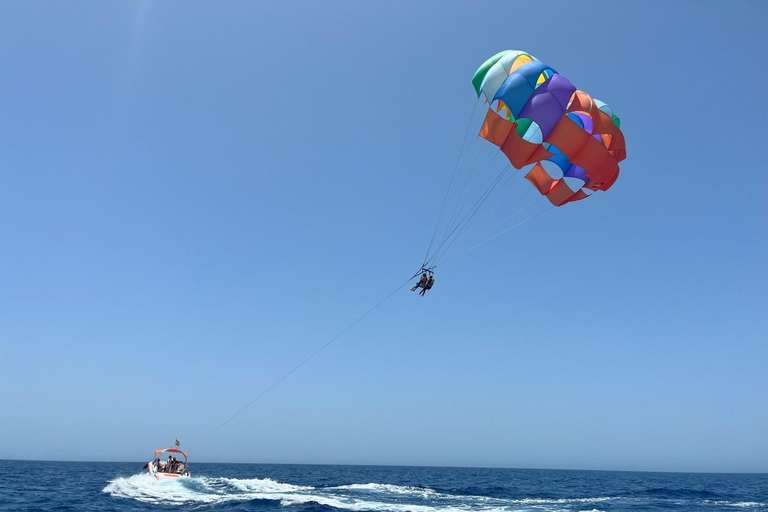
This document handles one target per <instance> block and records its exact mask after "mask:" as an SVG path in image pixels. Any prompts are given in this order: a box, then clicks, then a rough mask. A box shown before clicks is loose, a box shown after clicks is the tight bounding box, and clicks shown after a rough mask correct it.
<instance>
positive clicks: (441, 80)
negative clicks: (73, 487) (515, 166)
mask: <svg viewBox="0 0 768 512" xmlns="http://www.w3.org/2000/svg"><path fill="white" fill-rule="evenodd" d="M767 10H768V7H767V4H766V3H765V2H763V1H741V2H728V3H726V2H666V1H663V2H607V1H606V2H588V3H584V2H581V3H574V2H568V1H563V2H553V3H544V2H486V3H482V4H477V3H472V2H465V3H449V4H446V3H444V2H426V1H425V2H321V3H318V2H298V3H296V2H293V3H291V2H271V3H267V2H227V3H211V2H154V3H144V2H85V1H80V2H66V3H58V2H34V1H32V2H6V3H4V4H3V16H2V17H1V18H0V48H2V50H0V239H2V250H1V251H0V458H45V459H69V460H71V459H86V460H142V459H145V458H146V457H148V456H149V454H150V453H151V450H152V449H154V448H155V447H159V446H164V445H167V444H168V443H170V442H172V441H173V439H174V438H175V437H179V438H180V439H181V440H182V443H183V446H184V447H186V448H188V449H190V450H191V451H192V456H193V460H197V461H250V462H287V463H293V462H306V463H364V464H365V463H372V464H416V465H421V464H427V465H479V466H511V467H542V468H584V469H641V470H694V471H766V470H768V436H766V435H765V433H766V432H768V385H767V384H768V370H767V365H768V350H767V344H766V338H767V333H766V311H767V310H768V304H766V295H767V294H766V283H767V282H768V279H767V278H768V276H767V275H766V262H767V261H768V259H767V258H766V256H767V255H768V247H767V245H768V244H767V238H766V213H767V209H766V191H767V190H768V186H767V185H768V183H767V180H766V170H767V169H766V157H767V156H768V155H767V154H766V141H767V140H768V137H767V135H768V134H767V133H766V119H767V117H766V115H767V114H768V108H767V107H768V102H767V101H766V92H767V91H768V87H766V85H767V83H768V81H767V80H766V62H768V61H767V60H766V56H767V55H768V52H767V51H766V50H767V49H768V48H767V45H768V43H767V42H766V37H765V34H766V27H767V19H768V15H767ZM508 48H513V49H524V50H527V51H529V52H531V53H532V54H534V55H535V56H537V57H538V58H540V59H541V60H543V61H545V62H547V63H550V64H552V65H554V66H555V67H557V68H558V71H560V72H561V73H563V74H564V75H565V76H567V77H568V78H569V79H570V80H571V81H573V82H574V83H575V84H576V85H577V86H579V87H580V88H581V89H584V90H586V91H589V92H590V93H592V94H594V95H595V96H596V97H598V98H600V99H602V100H604V101H606V102H608V103H609V104H610V105H611V106H613V107H614V108H615V109H616V111H617V113H618V114H619V116H620V117H621V118H622V129H623V131H624V133H625V135H626V138H627V146H628V155H629V156H628V159H627V160H626V161H625V162H623V163H622V174H621V177H620V178H619V181H618V182H617V184H616V185H615V187H614V188H613V189H611V190H610V191H609V192H607V193H603V194H600V195H598V196H597V197H594V198H590V199H588V200H586V201H582V202H581V203H577V204H574V205H569V206H566V207H565V208H562V209H557V210H553V211H551V212H548V213H547V214H545V215H542V216H540V217H538V218H536V219H535V220H534V221H532V222H529V223H527V224H525V225H523V226H521V227H520V228H519V229H516V230H514V231H512V232H510V233H508V234H507V235H505V236H503V237H500V238H498V239H497V240H494V241H493V242H491V243H488V244H485V245H484V246H482V247H481V248H478V249H476V250H474V251H473V252H471V253H469V254H467V255H465V256H464V257H462V258H459V259H457V260H455V261H454V262H451V263H450V265H446V266H445V267H444V268H443V269H442V270H441V272H440V273H439V275H438V286H437V287H436V288H435V289H434V290H433V291H432V292H430V296H429V297H427V298H425V299H420V298H418V297H415V294H411V293H409V292H407V291H405V290H403V291H402V292H400V293H399V294H396V295H395V296H394V297H393V298H392V299H390V300H389V301H388V302H387V303H385V304H384V305H383V306H382V307H381V308H379V309H378V310H377V311H376V312H375V313H374V314H372V315H371V316H369V317H368V318H366V319H365V320H364V321H363V322H361V323H360V324H358V325H357V326H356V327H355V328H354V329H352V330H351V331H349V332H348V333H347V334H346V335H345V336H344V337H342V338H340V339H339V340H338V341H336V342H335V343H334V344H333V345H331V346H330V347H329V348H328V349H326V350H325V351H324V352H322V353H321V354H320V355H319V356H317V357H316V358H315V359H314V360H312V361H311V362H310V363H309V364H307V365H306V366H305V367H303V368H302V369H301V370H300V371H298V372H297V373H295V374H294V375H293V376H291V378H289V379H288V380H286V381H285V382H283V383H282V384H281V385H280V386H279V387H277V388H276V389H275V390H273V391H272V392H271V393H269V394H268V395H267V396H265V397H264V399H262V400H261V401H259V402H257V403H256V404H255V405H254V406H253V407H251V408H250V409H248V410H247V411H245V412H244V413H243V414H242V415H240V416H239V417H238V418H236V419H235V420H234V421H232V422H231V423H230V424H228V425H227V426H226V427H224V428H223V429H222V430H220V431H219V432H218V433H216V434H215V435H214V436H212V437H210V438H208V439H207V440H205V441H204V442H201V441H200V440H201V439H203V438H204V437H205V436H206V435H207V434H208V433H210V432H211V431H212V430H213V429H214V428H216V427H217V426H218V425H219V424H220V423H221V422H222V421H223V419H225V418H227V417H228V416H230V415H231V414H232V413H234V412H235V411H237V410H238V409H239V408H240V407H242V406H243V405H244V404H245V403H247V402H248V401H250V400H251V399H252V398H253V397H254V396H256V395H257V394H259V393H260V392H261V391H262V390H263V389H265V388H266V387H268V386H269V385H271V384H272V383H273V382H274V381H275V380H276V379H278V378H279V377H281V376H282V375H284V374H285V372H287V371H288V370H290V369H291V368H292V367H293V366H294V365H295V364H297V363H298V362H300V361H301V360H302V359H303V358H305V357H306V356H307V355H308V354H310V353H311V352H312V351H314V350H315V349H316V348H317V347H319V346H320V345H322V344H323V343H324V342H326V341H327V340H328V339H330V338H331V337H332V336H334V335H335V334H336V333H337V332H338V331H340V330H341V329H342V328H344V327H345V326H346V325H348V324H349V323H350V322H351V321H353V320H354V319H355V318H357V317H358V316H359V315H360V314H362V313H363V312H365V310H366V309H367V308H369V307H370V306H372V305H373V304H375V303H376V302H377V301H378V300H379V299H381V298H382V297H383V296H384V295H386V294H387V293H388V292H389V291H391V290H392V289H393V288H394V286H396V285H397V284H398V283H400V282H402V281H403V280H404V279H405V278H407V277H408V276H409V275H410V274H411V273H412V272H413V271H414V267H415V266H418V264H419V263H420V261H421V258H422V256H423V252H424V250H425V246H426V243H427V241H428V239H429V236H430V235H431V230H432V228H433V226H434V221H435V219H436V216H437V213H438V210H439V207H440V202H441V200H442V194H443V191H444V190H445V187H446V186H447V182H448V177H449V175H450V170H451V167H452V165H453V163H454V161H455V158H456V155H457V153H458V150H459V145H460V143H461V140H462V137H463V132H464V127H465V126H466V119H467V115H468V113H469V111H470V110H471V108H472V105H473V104H474V93H473V91H472V87H471V85H470V78H471V76H472V73H473V72H474V71H475V69H476V68H477V66H479V65H480V64H481V63H482V62H483V61H484V60H485V59H486V58H488V57H489V56H491V55H493V54H494V53H496V52H498V51H500V50H503V49H508ZM426 187H429V188H430V189H431V190H430V191H429V192H425V188H426Z"/></svg>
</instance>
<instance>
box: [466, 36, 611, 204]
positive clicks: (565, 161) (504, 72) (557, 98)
mask: <svg viewBox="0 0 768 512" xmlns="http://www.w3.org/2000/svg"><path fill="white" fill-rule="evenodd" d="M472 84H473V86H474V87H475V92H476V93H477V95H478V97H479V96H481V95H484V96H485V99H486V101H487V102H488V104H489V109H488V112H487V114H486V116H485V120H484V121H483V124H482V127H481V128H480V137H482V138H484V139H486V140H488V141H490V142H492V143H493V144H495V145H496V146H498V147H499V148H500V149H501V151H502V153H504V155H506V157H507V158H508V159H509V161H510V163H511V164H512V165H513V166H514V167H515V168H517V169H521V168H523V167H525V166H526V165H531V164H535V165H534V166H533V168H532V169H531V170H530V171H529V172H528V174H527V175H526V179H527V180H528V181H529V182H530V183H531V184H532V185H533V186H534V187H536V189H537V190H538V191H539V192H540V193H541V194H542V195H544V196H546V197H547V199H549V201H550V202H551V203H552V204H553V205H555V206H562V205H564V204H566V203H569V202H572V201H578V200H580V199H584V198H585V197H588V196H589V195H590V194H591V193H592V192H593V191H597V190H608V189H609V188H610V187H611V186H612V185H613V184H614V183H615V182H616V179H617V178H618V176H619V165H618V163H619V162H620V161H622V160H624V158H626V148H625V144H624V135H623V134H622V132H621V129H620V128H619V126H620V124H621V123H620V120H619V118H618V117H617V116H616V115H615V114H614V113H613V110H612V109H611V108H610V107H609V106H608V105H606V104H605V103H604V102H602V101H600V100H596V99H594V98H592V97H591V96H590V95H589V94H587V93H586V92H584V91H580V90H577V89H576V87H575V86H574V85H573V84H572V83H571V82H570V81H569V80H568V79H567V78H565V77H564V76H563V75H561V74H559V73H558V72H557V71H556V70H555V69H554V68H552V67H551V66H549V65H547V64H544V63H543V62H541V61H539V60H538V59H536V58H535V57H533V56H532V55H530V54H528V53H526V52H523V51H518V50H507V51H503V52H500V53H497V54H496V55H494V56H493V57H491V58H490V59H488V60H487V61H485V63H483V65H482V66H480V68H479V69H478V70H477V71H476V72H475V75H474V76H473V78H472ZM545 161H547V162H551V163H553V164H555V165H556V166H557V167H559V168H560V170H561V171H562V176H560V177H557V178H555V177H552V176H551V174H550V173H548V172H547V170H546V169H545V167H544V165H542V162H545Z"/></svg>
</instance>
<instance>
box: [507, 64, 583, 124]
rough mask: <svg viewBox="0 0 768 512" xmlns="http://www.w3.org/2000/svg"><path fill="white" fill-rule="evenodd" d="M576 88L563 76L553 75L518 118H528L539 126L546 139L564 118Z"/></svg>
mask: <svg viewBox="0 0 768 512" xmlns="http://www.w3.org/2000/svg"><path fill="white" fill-rule="evenodd" d="M575 91H576V88H575V87H574V86H573V84H571V82H569V81H568V80H567V79H566V78H564V77H563V76H561V75H552V77H550V78H549V79H548V80H547V81H546V82H544V83H543V84H541V85H540V86H539V87H538V88H537V89H536V90H535V91H534V92H533V94H532V95H531V97H530V98H529V99H528V102H527V103H526V104H525V106H524V107H523V109H522V110H521V111H520V115H519V116H518V118H522V117H527V118H528V119H531V120H533V121H534V122H535V123H536V124H538V125H539V128H540V129H541V136H542V138H544V139H546V138H547V137H548V136H549V134H550V133H551V132H552V130H554V128H555V125H557V122H558V121H559V120H560V118H561V117H563V114H564V113H565V108H566V105H567V104H568V100H569V99H570V98H571V96H572V95H573V93H574V92H575Z"/></svg>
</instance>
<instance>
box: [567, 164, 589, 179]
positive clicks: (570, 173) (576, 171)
mask: <svg viewBox="0 0 768 512" xmlns="http://www.w3.org/2000/svg"><path fill="white" fill-rule="evenodd" d="M563 178H579V179H580V180H583V181H584V183H586V182H588V181H589V177H587V170H586V169H584V168H583V167H579V166H578V165H576V164H573V165H571V166H570V167H569V168H568V170H567V171H565V172H564V173H563Z"/></svg>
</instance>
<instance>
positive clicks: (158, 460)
mask: <svg viewBox="0 0 768 512" xmlns="http://www.w3.org/2000/svg"><path fill="white" fill-rule="evenodd" d="M166 454H168V459H167V460H162V459H163V457H165V455H166ZM176 456H182V457H184V460H183V461H181V460H178V459H177V458H176ZM188 458H189V454H188V453H187V452H183V451H181V450H179V449H178V448H161V449H158V450H155V458H154V459H152V461H151V462H148V463H147V465H146V468H147V471H148V472H149V474H150V475H152V476H153V477H155V479H156V480H166V479H174V478H188V477H189V467H188V465H187V459H188Z"/></svg>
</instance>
